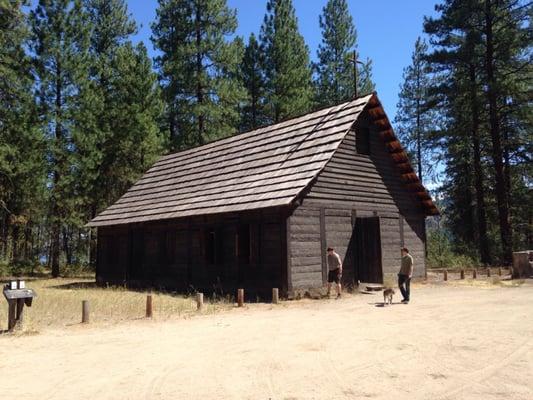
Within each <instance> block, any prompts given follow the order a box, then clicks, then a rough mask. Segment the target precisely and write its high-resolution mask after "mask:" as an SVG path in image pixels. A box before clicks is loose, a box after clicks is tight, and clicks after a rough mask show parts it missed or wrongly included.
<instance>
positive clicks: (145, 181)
mask: <svg viewBox="0 0 533 400" xmlns="http://www.w3.org/2000/svg"><path fill="white" fill-rule="evenodd" d="M371 99H374V102H376V101H377V98H376V96H375V95H374V94H371V95H368V96H364V97H360V98H357V99H354V100H352V101H349V102H347V103H343V104H340V105H337V106H334V107H330V108H326V109H322V110H319V111H316V112H313V113H310V114H306V115H304V116H301V117H298V118H294V119H291V120H288V121H284V122H280V123H278V124H274V125H270V126H266V127H263V128H259V129H256V130H253V131H250V132H246V133H242V134H239V135H235V136H231V137H228V138H225V139H221V140H218V141H215V142H211V143H209V144H206V145H204V146H200V147H196V148H192V149H189V150H185V151H180V152H178V153H174V154H169V155H165V156H163V157H161V158H160V159H159V160H158V161H157V162H156V163H155V164H154V165H153V166H152V167H151V168H150V169H149V170H148V171H147V172H146V173H145V174H144V175H143V176H142V178H141V179H140V180H139V181H138V182H137V183H135V185H133V186H132V187H131V188H130V189H129V190H128V191H127V192H126V193H125V194H124V195H123V196H122V197H121V198H120V199H119V200H118V201H117V202H116V203H115V204H113V205H112V206H110V207H109V208H107V209H106V210H105V211H103V212H102V213H100V214H99V215H98V216H97V217H96V218H94V219H93V220H92V221H90V222H89V224H87V225H88V226H91V227H96V226H105V225H117V224H126V223H132V222H143V221H150V220H161V219H169V218H180V217H186V216H193V215H204V214H214V213H223V212H232V211H242V210H250V209H258V208H268V207H275V206H284V205H289V204H290V203H291V202H292V201H293V200H294V199H295V198H296V197H297V196H298V194H299V193H300V192H302V191H303V190H304V189H305V188H306V187H307V186H308V185H309V184H310V182H311V181H312V180H313V179H314V178H315V177H316V176H317V174H318V173H319V172H320V171H321V170H322V169H323V168H324V166H325V165H326V163H327V162H328V160H329V159H330V158H331V156H332V155H333V153H334V152H335V150H336V149H337V147H338V146H339V145H340V143H341V141H342V140H343V139H344V137H345V136H346V134H347V132H348V131H349V130H350V128H351V126H352V125H353V123H354V122H355V121H356V120H357V118H358V116H359V115H360V113H361V112H362V111H363V109H364V108H365V107H366V106H367V105H368V104H369V102H370V101H371ZM378 104H379V102H378Z"/></svg>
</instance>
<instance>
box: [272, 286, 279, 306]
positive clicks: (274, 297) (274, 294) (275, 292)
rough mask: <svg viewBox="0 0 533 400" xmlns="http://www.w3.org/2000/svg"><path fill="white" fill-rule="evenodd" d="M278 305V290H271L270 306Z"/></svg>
mask: <svg viewBox="0 0 533 400" xmlns="http://www.w3.org/2000/svg"><path fill="white" fill-rule="evenodd" d="M278 303H279V290H278V288H272V304H278Z"/></svg>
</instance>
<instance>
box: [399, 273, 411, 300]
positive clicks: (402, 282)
mask: <svg viewBox="0 0 533 400" xmlns="http://www.w3.org/2000/svg"><path fill="white" fill-rule="evenodd" d="M398 287H399V288H400V292H402V296H403V299H404V300H406V301H409V294H410V291H411V289H410V287H411V278H409V276H408V275H403V274H398Z"/></svg>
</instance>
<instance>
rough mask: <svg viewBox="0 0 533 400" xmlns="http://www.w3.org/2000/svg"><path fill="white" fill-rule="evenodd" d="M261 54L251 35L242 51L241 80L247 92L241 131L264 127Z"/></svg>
mask: <svg viewBox="0 0 533 400" xmlns="http://www.w3.org/2000/svg"><path fill="white" fill-rule="evenodd" d="M263 65H264V59H263V53H262V52H261V48H260V46H259V43H258V41H257V39H256V38H255V35H254V34H253V33H252V34H251V35H250V38H249V40H248V45H247V46H246V48H245V50H244V57H243V60H242V63H241V68H240V70H241V79H242V82H243V85H244V88H245V89H246V91H247V98H246V101H245V103H244V105H243V106H242V110H241V131H247V130H250V129H254V128H257V127H258V126H261V125H265V124H266V122H267V116H266V111H265V87H266V82H265V77H264V73H263Z"/></svg>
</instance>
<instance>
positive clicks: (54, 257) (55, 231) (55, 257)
mask: <svg viewBox="0 0 533 400" xmlns="http://www.w3.org/2000/svg"><path fill="white" fill-rule="evenodd" d="M56 63H57V65H56V76H55V120H56V121H55V122H56V126H55V140H54V142H55V145H56V146H57V147H62V146H61V145H62V135H63V132H62V126H61V105H62V104H61V103H62V99H61V96H62V85H61V64H60V62H59V60H56ZM57 153H58V150H57V149H56V148H52V154H53V156H52V169H53V180H54V187H53V188H52V196H51V201H52V229H51V234H52V235H51V238H50V247H51V249H50V257H51V267H52V276H53V277H54V278H57V277H58V276H59V254H60V241H61V225H62V221H61V211H60V207H59V201H60V200H61V199H58V197H57V191H58V189H57V187H58V185H59V181H60V180H61V174H60V172H59V171H60V164H61V157H62V156H57Z"/></svg>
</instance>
